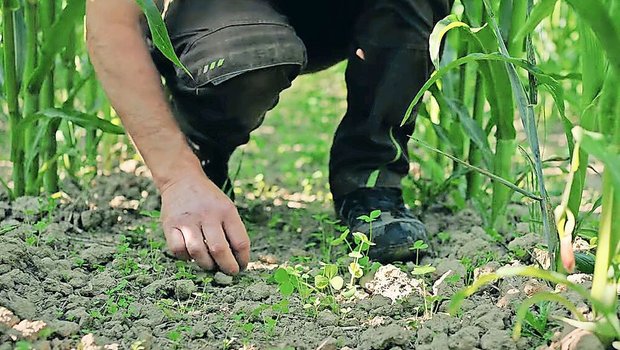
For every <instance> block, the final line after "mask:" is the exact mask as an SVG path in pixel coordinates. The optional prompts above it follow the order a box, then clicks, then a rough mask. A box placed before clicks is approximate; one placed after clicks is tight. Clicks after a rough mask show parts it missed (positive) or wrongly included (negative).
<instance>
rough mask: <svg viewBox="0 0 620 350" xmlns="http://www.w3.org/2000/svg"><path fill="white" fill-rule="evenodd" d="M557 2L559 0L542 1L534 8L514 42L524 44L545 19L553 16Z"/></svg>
mask: <svg viewBox="0 0 620 350" xmlns="http://www.w3.org/2000/svg"><path fill="white" fill-rule="evenodd" d="M557 2H558V0H541V1H540V2H538V3H537V4H536V5H535V6H534V8H532V12H531V13H530V16H529V18H528V19H527V21H526V22H525V24H524V25H523V26H522V27H521V28H520V29H519V31H518V32H517V34H515V36H514V38H512V42H519V43H520V42H523V40H524V39H525V37H526V36H528V35H529V34H530V33H532V32H533V31H534V29H536V27H537V26H538V25H539V24H540V22H542V21H543V19H545V18H547V17H549V16H551V14H552V13H553V9H554V8H555V4H556V3H557Z"/></svg>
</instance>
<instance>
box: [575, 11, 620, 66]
mask: <svg viewBox="0 0 620 350" xmlns="http://www.w3.org/2000/svg"><path fill="white" fill-rule="evenodd" d="M566 2H567V3H569V4H570V5H571V6H572V7H573V9H574V10H575V12H577V14H578V15H579V17H581V19H582V20H583V21H584V22H586V23H587V24H588V25H589V26H590V28H592V30H593V31H594V34H595V35H596V37H597V38H598V39H599V40H600V41H601V43H602V44H603V45H601V46H602V48H603V50H605V52H606V53H607V57H608V58H609V61H610V62H611V64H612V65H613V66H614V67H615V68H616V69H617V70H618V71H620V34H619V33H618V27H617V26H616V20H614V19H612V18H611V16H610V15H609V9H608V6H609V5H607V6H606V5H603V3H602V2H601V1H600V0H588V1H583V0H566Z"/></svg>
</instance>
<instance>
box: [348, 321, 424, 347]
mask: <svg viewBox="0 0 620 350" xmlns="http://www.w3.org/2000/svg"><path fill="white" fill-rule="evenodd" d="M412 336H413V334H412V332H411V331H409V330H407V329H406V328H404V327H401V326H398V325H396V324H391V325H388V326H380V327H377V328H375V329H368V330H366V331H364V332H363V333H362V335H361V336H360V346H359V349H361V350H380V349H389V348H390V347H391V346H395V345H405V344H407V342H408V341H409V339H410V338H411V337H412Z"/></svg>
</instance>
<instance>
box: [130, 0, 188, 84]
mask: <svg viewBox="0 0 620 350" xmlns="http://www.w3.org/2000/svg"><path fill="white" fill-rule="evenodd" d="M136 3H137V4H138V6H140V8H141V9H142V11H143V12H144V15H145V16H146V20H147V22H148V25H149V29H150V30H151V36H152V38H153V44H155V47H157V49H158V50H159V51H161V53H162V54H163V55H164V56H166V58H167V59H169V60H170V61H171V62H172V63H174V64H175V65H176V66H177V67H179V68H181V69H183V71H185V73H187V75H189V76H190V77H192V79H193V76H192V73H190V71H189V70H188V69H187V68H186V67H185V66H184V65H183V63H182V62H181V60H180V59H179V57H178V56H177V54H176V53H175V51H174V47H173V46H172V42H171V41H170V36H169V35H168V30H167V29H166V24H165V23H164V20H163V19H162V18H161V14H160V13H159V9H158V8H157V6H156V5H155V3H154V2H153V0H136Z"/></svg>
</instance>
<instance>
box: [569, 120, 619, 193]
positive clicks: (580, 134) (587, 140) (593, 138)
mask: <svg viewBox="0 0 620 350" xmlns="http://www.w3.org/2000/svg"><path fill="white" fill-rule="evenodd" d="M573 136H574V137H575V140H577V141H578V142H580V143H581V148H582V149H583V150H585V151H586V152H587V153H588V154H590V155H592V156H594V157H596V158H598V159H599V160H600V161H601V162H603V163H604V164H605V171H609V172H610V174H611V177H612V180H613V182H614V185H615V187H616V188H618V189H620V155H619V154H618V151H617V150H615V151H614V148H615V147H616V146H615V145H614V144H613V142H611V140H607V139H606V138H605V136H604V135H603V134H599V133H595V132H591V131H587V130H585V129H583V128H581V127H579V126H577V127H575V128H574V129H573Z"/></svg>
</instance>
